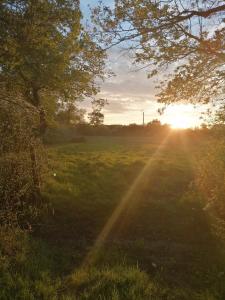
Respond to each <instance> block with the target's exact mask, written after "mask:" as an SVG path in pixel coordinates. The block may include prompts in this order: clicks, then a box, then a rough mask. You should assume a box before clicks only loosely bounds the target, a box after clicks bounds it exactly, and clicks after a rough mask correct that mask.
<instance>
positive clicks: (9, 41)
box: [0, 0, 105, 119]
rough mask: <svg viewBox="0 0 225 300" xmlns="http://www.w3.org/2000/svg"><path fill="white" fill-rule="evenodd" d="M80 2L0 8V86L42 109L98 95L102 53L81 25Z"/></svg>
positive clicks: (29, 0) (6, 3)
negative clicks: (48, 101)
mask: <svg viewBox="0 0 225 300" xmlns="http://www.w3.org/2000/svg"><path fill="white" fill-rule="evenodd" d="M81 18H82V16H81V12H80V9H79V1H78V0H75V1H74V0H55V1H51V0H3V1H1V2H0V28H1V29H0V82H1V83H4V85H5V87H6V88H7V89H14V90H18V91H19V92H20V93H21V94H22V95H23V96H24V99H25V101H27V102H29V103H31V104H32V105H33V106H35V107H36V108H38V109H40V118H42V119H43V110H42V109H41V105H42V103H43V99H44V98H48V97H49V96H52V95H54V97H55V99H56V101H57V99H60V100H62V99H63V100H64V101H67V100H68V99H73V100H75V99H77V98H79V97H81V96H83V95H85V96H90V95H93V94H95V93H96V92H97V90H98V88H97V87H96V85H95V78H96V77H97V76H103V67H104V57H105V55H104V53H103V51H102V49H101V48H100V47H99V46H97V45H96V44H95V43H94V42H93V41H92V39H91V37H90V35H89V34H88V32H87V31H85V30H84V28H83V27H82V25H81Z"/></svg>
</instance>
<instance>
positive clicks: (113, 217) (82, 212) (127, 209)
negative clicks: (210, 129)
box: [0, 137, 225, 300]
mask: <svg viewBox="0 0 225 300" xmlns="http://www.w3.org/2000/svg"><path fill="white" fill-rule="evenodd" d="M201 147H204V145H203V144H201V143H198V144H196V143H195V142H193V141H191V140H189V141H188V140H187V139H185V138H176V139H175V138H173V137H169V138H166V139H163V138H161V139H159V140H156V139H151V138H143V137H135V138H131V137H123V138H122V137H121V138H119V137H114V138H113V137H92V138H87V139H86V142H85V143H80V144H77V143H68V144H60V145H55V146H50V147H48V149H47V152H48V170H49V171H47V172H46V174H45V176H44V178H43V179H44V191H43V196H44V199H45V200H46V202H47V203H48V206H47V209H46V212H45V214H43V216H42V218H41V220H40V221H39V223H38V224H37V225H36V227H35V228H34V232H33V234H32V239H31V244H32V247H30V246H29V250H28V251H27V252H28V253H29V260H28V261H27V262H26V264H25V266H24V260H25V259H26V260H27V258H26V256H25V258H20V261H21V262H20V261H19V263H18V260H17V261H16V263H17V264H20V265H21V266H23V267H21V268H22V269H21V270H22V271H20V272H22V275H21V274H20V273H18V274H19V275H18V276H20V278H21V277H23V284H21V285H20V286H19V287H18V283H17V282H18V278H17V280H16V283H12V282H13V279H11V277H12V278H14V275H10V276H11V277H10V280H9V279H7V280H6V279H4V280H6V281H4V282H6V283H7V284H5V285H6V286H9V288H8V290H10V292H8V290H7V291H6V292H5V293H6V294H5V295H8V294H7V293H11V294H10V295H14V296H13V298H12V296H11V298H10V297H8V298H7V297H5V298H4V297H3V298H1V297H0V299H3V300H4V299H51V300H52V299H64V300H65V299H67V300H72V299H75V300H83V299H89V300H90V299H93V300H96V299H99V300H100V299H101V300H102V299H105V300H110V299H114V300H116V299H120V300H126V299H127V300H136V299H138V300H139V299H140V300H142V299H146V300H147V299H156V300H167V299H168V300H172V299H175V300H176V299H177V300H182V299H184V300H189V299H193V300H195V299H196V300H197V299H198V300H203V299H204V300H207V299H208V300H215V299H218V300H222V299H225V286H224V280H225V278H224V269H225V268H224V267H225V259H224V249H225V248H224V245H223V244H222V242H220V241H221V239H220V241H218V240H217V235H216V234H217V232H216V230H215V226H214V225H215V224H214V220H212V218H211V217H210V215H209V214H208V212H207V210H205V209H204V203H202V201H201V198H200V197H199V194H198V191H197V190H196V188H195V185H194V178H195V165H196V163H198V155H199V150H200V148H201ZM34 266H35V267H34ZM17 270H18V266H17ZM24 274H25V275H24ZM0 275H1V274H0ZM24 277H26V280H24ZM4 278H5V277H4ZM24 282H25V283H24ZM18 290H20V291H22V292H20V294H21V296H18ZM13 293H14V294H13ZM15 295H17V297H16V296H15ZM24 295H26V296H24ZM32 297H33V298H32Z"/></svg>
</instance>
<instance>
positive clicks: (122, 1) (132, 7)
mask: <svg viewBox="0 0 225 300" xmlns="http://www.w3.org/2000/svg"><path fill="white" fill-rule="evenodd" d="M224 13H225V1H222V0H215V1H212V0H198V1H195V0H190V1H179V0H172V1H170V0H168V1H167V0H165V1H159V0H156V1H149V0H117V1H116V2H115V8H113V9H111V8H110V7H107V6H104V5H100V6H98V7H97V8H95V9H93V19H94V20H95V23H96V25H97V26H98V28H99V26H100V28H101V31H100V35H99V38H100V40H101V41H102V42H103V39H104V40H105V41H107V44H106V48H109V47H111V46H112V45H116V44H120V43H123V45H124V47H125V48H127V49H128V50H129V51H130V52H131V53H132V54H134V59H135V62H137V63H143V64H145V66H147V67H149V70H150V71H149V76H153V75H156V74H159V72H160V71H162V70H163V72H165V70H166V69H167V70H168V67H170V68H169V70H170V76H168V74H166V79H165V80H162V81H161V82H160V84H159V85H158V87H159V88H160V93H159V95H158V97H159V98H158V99H159V101H161V102H164V103H166V104H169V103H172V102H176V101H188V102H191V103H196V102H198V103H199V102H200V103H208V102H214V101H215V100H216V101H219V100H223V99H224V80H225V72H224V66H225V26H224ZM124 42H126V43H124ZM171 70H172V71H171ZM167 73H168V71H167Z"/></svg>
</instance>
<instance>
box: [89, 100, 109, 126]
mask: <svg viewBox="0 0 225 300" xmlns="http://www.w3.org/2000/svg"><path fill="white" fill-rule="evenodd" d="M105 104H107V101H106V100H105V99H96V100H93V101H92V112H90V113H89V114H88V118H89V121H90V124H91V125H94V126H99V125H102V124H103V121H104V114H103V113H102V109H103V107H104V105H105Z"/></svg>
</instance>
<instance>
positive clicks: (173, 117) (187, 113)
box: [162, 104, 200, 129]
mask: <svg viewBox="0 0 225 300" xmlns="http://www.w3.org/2000/svg"><path fill="white" fill-rule="evenodd" d="M162 120H163V122H165V123H167V124H169V125H170V126H171V128H173V129H185V128H193V127H196V126H199V123H200V120H199V112H197V111H196V109H195V108H194V107H193V106H192V105H185V104H180V105H171V106H169V107H168V108H167V109H166V111H165V113H164V116H163V117H162Z"/></svg>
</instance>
